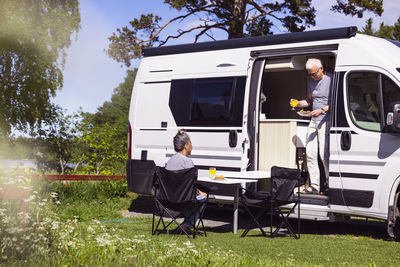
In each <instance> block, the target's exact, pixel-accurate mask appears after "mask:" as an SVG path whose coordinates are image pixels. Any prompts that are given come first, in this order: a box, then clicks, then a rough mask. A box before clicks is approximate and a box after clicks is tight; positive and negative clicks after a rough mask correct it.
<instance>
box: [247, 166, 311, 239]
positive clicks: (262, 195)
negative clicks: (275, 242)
mask: <svg viewBox="0 0 400 267" xmlns="http://www.w3.org/2000/svg"><path fill="white" fill-rule="evenodd" d="M304 183H305V179H304V175H302V173H301V171H300V170H298V169H289V168H283V167H276V166H274V167H272V168H271V190H270V191H258V192H255V191H251V190H248V189H244V188H242V190H241V192H240V193H241V195H240V200H239V201H240V202H239V203H240V204H241V206H242V207H243V208H244V209H245V211H246V212H247V214H249V216H250V217H251V219H252V221H251V222H250V224H249V225H248V226H247V227H246V230H245V231H244V232H243V234H242V236H241V237H245V236H246V235H247V233H248V232H249V231H250V230H251V229H252V226H254V225H256V226H257V227H258V228H259V229H260V230H261V233H262V235H263V236H267V234H266V233H265V231H264V229H263V228H262V224H261V223H260V218H261V216H262V215H264V214H268V213H269V214H270V236H271V237H275V236H276V235H277V233H278V232H279V230H280V229H281V228H282V227H283V226H285V227H286V229H287V230H288V232H289V234H290V235H291V236H293V237H294V238H296V239H299V238H300V188H299V187H300V186H301V185H304ZM296 187H297V194H294V191H295V188H296ZM288 204H293V205H292V206H285V205H288ZM282 206H285V207H282ZM251 207H253V208H254V207H255V208H258V212H257V213H256V214H255V215H254V214H253V212H252V211H251ZM296 207H297V208H298V210H297V215H298V216H297V233H296V232H295V231H294V229H293V227H292V225H291V224H290V223H289V221H288V217H289V216H290V214H292V213H293V212H294V211H295V208H296ZM274 215H275V216H276V215H277V216H278V218H279V225H278V227H277V228H276V229H275V231H274V232H272V219H273V216H274Z"/></svg>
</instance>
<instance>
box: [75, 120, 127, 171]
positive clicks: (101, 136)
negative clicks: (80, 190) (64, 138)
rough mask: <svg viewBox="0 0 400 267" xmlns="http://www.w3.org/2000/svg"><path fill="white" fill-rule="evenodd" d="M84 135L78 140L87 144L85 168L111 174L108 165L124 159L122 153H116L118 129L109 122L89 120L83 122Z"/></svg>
mask: <svg viewBox="0 0 400 267" xmlns="http://www.w3.org/2000/svg"><path fill="white" fill-rule="evenodd" d="M80 127H81V129H82V136H81V137H79V138H78V141H79V142H80V143H82V144H85V146H86V153H85V154H84V156H83V158H84V159H83V161H84V162H85V163H86V164H87V165H86V167H85V170H86V171H87V172H89V173H93V172H94V173H96V174H97V175H98V174H101V173H106V174H109V172H108V171H109V169H108V170H107V168H106V167H107V165H108V167H109V166H110V165H112V163H113V162H114V161H116V160H122V159H121V155H119V154H117V153H114V152H115V149H114V146H113V145H114V142H113V141H114V140H115V135H116V130H115V128H114V127H113V126H111V125H110V124H108V123H105V124H103V125H96V124H93V123H91V122H89V121H87V120H85V119H84V120H83V121H82V122H81V126H80Z"/></svg>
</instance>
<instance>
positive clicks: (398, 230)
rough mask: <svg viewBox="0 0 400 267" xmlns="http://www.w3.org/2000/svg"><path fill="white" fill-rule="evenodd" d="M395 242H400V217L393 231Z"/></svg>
mask: <svg viewBox="0 0 400 267" xmlns="http://www.w3.org/2000/svg"><path fill="white" fill-rule="evenodd" d="M393 234H394V240H395V241H397V242H400V217H397V219H396V223H395V225H394V229H393Z"/></svg>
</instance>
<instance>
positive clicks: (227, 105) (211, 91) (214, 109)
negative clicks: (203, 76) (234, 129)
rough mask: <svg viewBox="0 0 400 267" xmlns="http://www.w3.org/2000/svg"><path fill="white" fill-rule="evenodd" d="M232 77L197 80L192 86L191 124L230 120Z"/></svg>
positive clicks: (231, 111) (232, 90) (231, 113)
mask: <svg viewBox="0 0 400 267" xmlns="http://www.w3.org/2000/svg"><path fill="white" fill-rule="evenodd" d="M233 92H234V79H218V80H216V79H210V80H197V81H196V82H195V84H194V86H193V93H192V95H193V100H192V108H191V118H190V122H191V124H196V123H197V122H207V121H208V122H210V121H227V120H228V121H232V116H233V108H232V107H233Z"/></svg>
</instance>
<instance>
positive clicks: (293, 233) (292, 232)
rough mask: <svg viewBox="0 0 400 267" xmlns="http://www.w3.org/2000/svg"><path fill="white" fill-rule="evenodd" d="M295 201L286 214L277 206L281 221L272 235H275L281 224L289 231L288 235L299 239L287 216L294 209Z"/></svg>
mask: <svg viewBox="0 0 400 267" xmlns="http://www.w3.org/2000/svg"><path fill="white" fill-rule="evenodd" d="M296 206H297V203H296V204H295V205H294V206H293V207H292V208H291V209H290V211H289V212H288V213H287V214H286V216H285V215H284V214H283V212H282V211H281V210H280V208H278V213H279V218H280V220H281V223H280V224H279V225H278V227H277V228H276V229H275V231H274V233H273V235H272V237H275V236H276V234H277V233H278V232H279V230H280V229H281V228H282V226H283V225H285V226H286V228H287V230H288V231H289V233H290V235H291V236H293V237H294V238H295V239H299V238H300V236H297V235H296V233H295V231H294V229H293V227H292V226H291V225H290V223H289V222H288V220H287V219H288V217H289V215H290V214H291V213H292V212H293V211H294V209H295V208H296Z"/></svg>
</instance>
